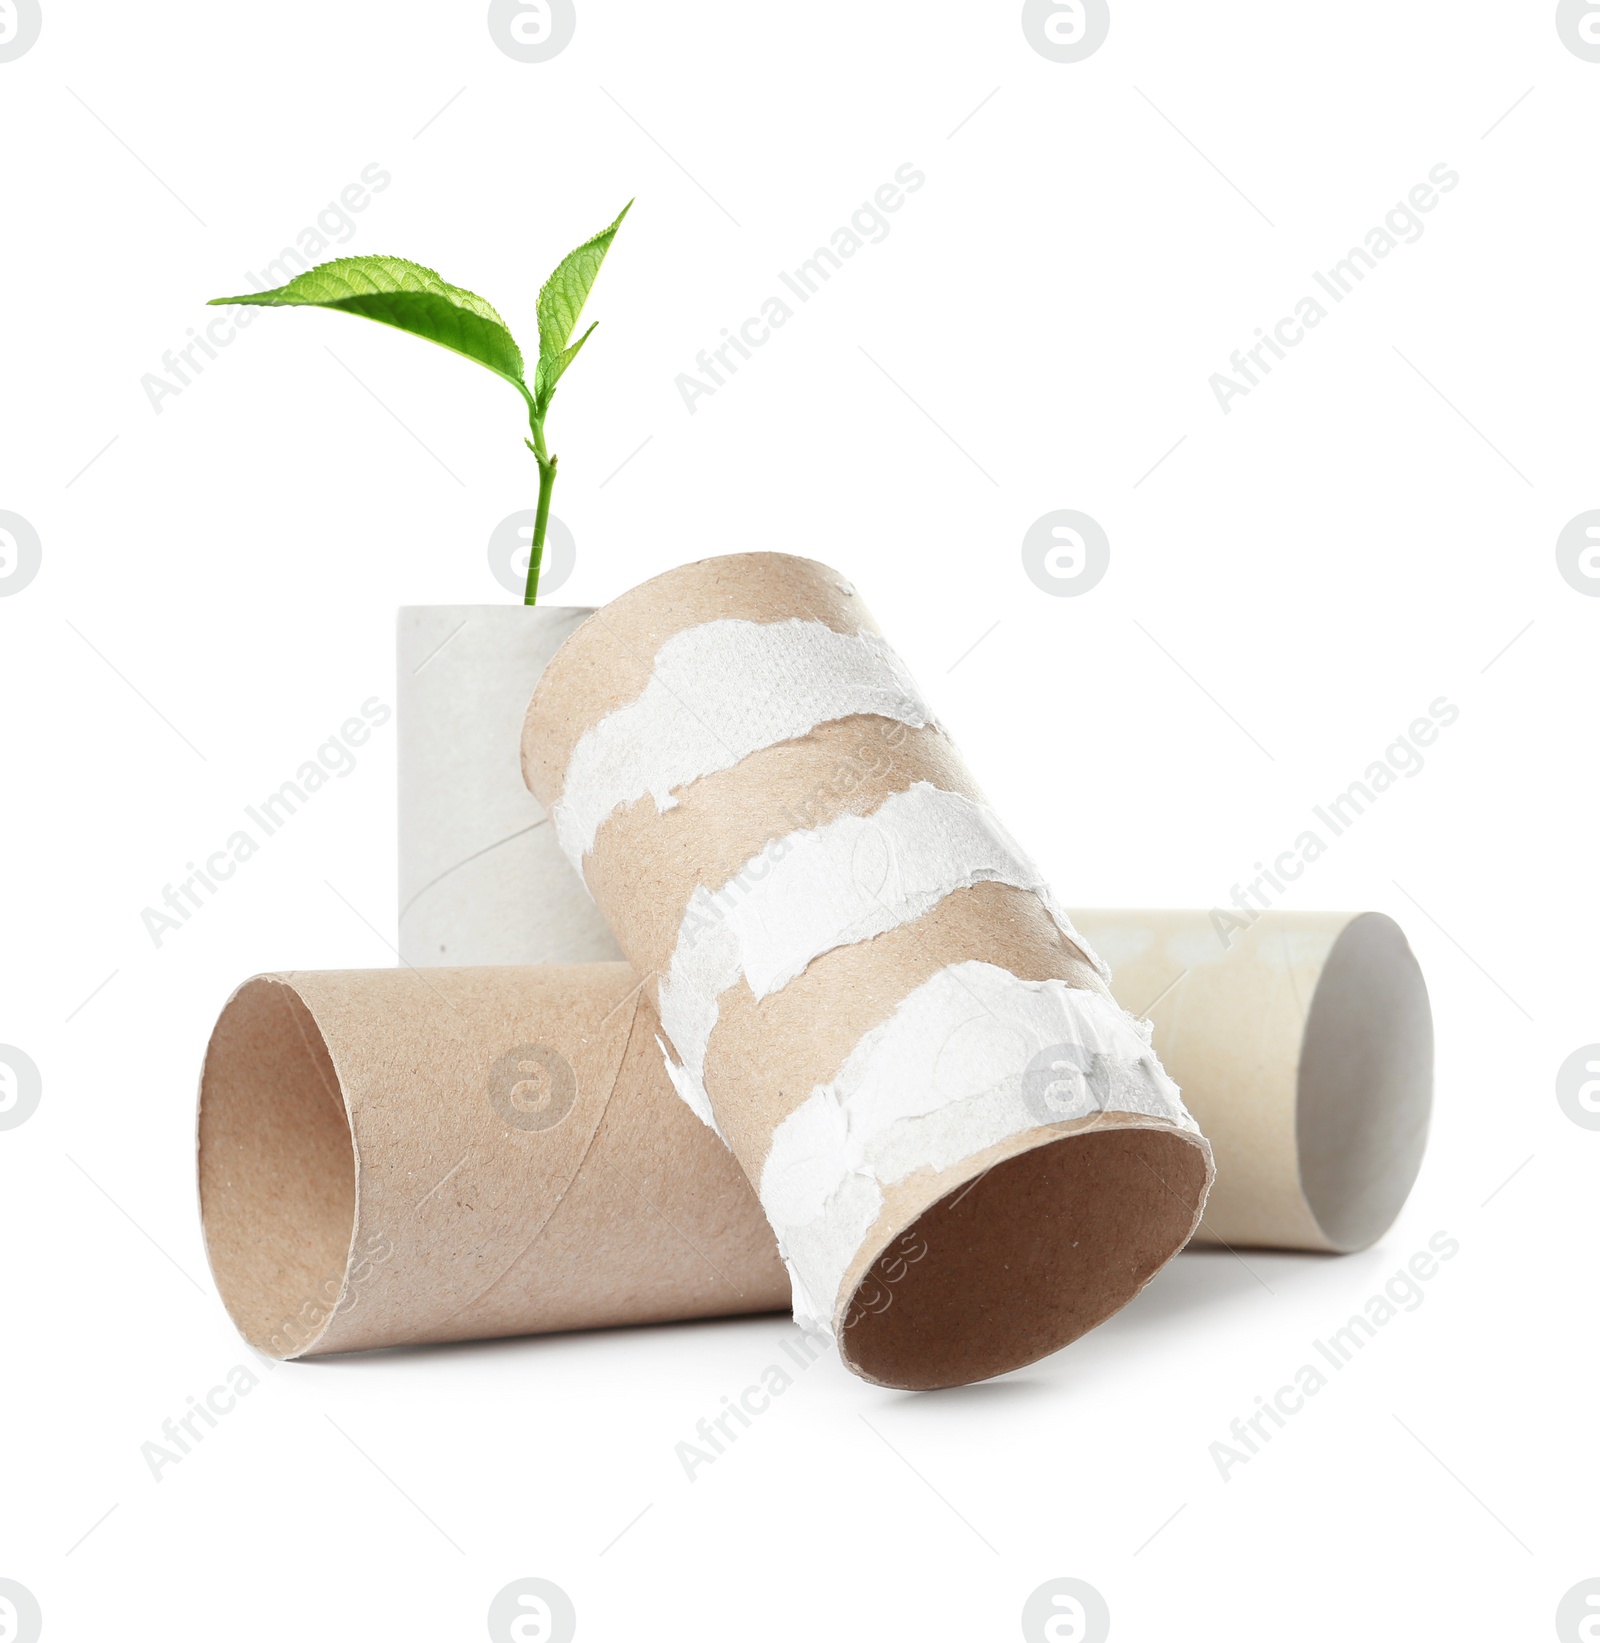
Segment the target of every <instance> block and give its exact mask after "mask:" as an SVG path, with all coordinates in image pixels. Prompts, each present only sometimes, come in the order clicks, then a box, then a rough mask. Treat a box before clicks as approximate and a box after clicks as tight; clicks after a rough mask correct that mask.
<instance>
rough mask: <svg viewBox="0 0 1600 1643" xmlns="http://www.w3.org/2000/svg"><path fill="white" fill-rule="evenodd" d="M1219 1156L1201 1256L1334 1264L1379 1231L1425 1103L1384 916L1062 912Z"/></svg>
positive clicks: (1417, 1040)
mask: <svg viewBox="0 0 1600 1643" xmlns="http://www.w3.org/2000/svg"><path fill="white" fill-rule="evenodd" d="M1073 917H1074V919H1075V920H1076V921H1077V924H1078V928H1079V929H1081V930H1082V931H1083V932H1084V934H1085V936H1086V937H1087V938H1088V939H1089V940H1090V941H1091V942H1092V943H1093V944H1094V946H1095V949H1096V950H1097V951H1098V952H1099V953H1100V955H1101V956H1102V957H1103V958H1105V959H1106V960H1107V962H1108V963H1110V965H1111V966H1112V968H1113V970H1114V972H1115V975H1116V983H1115V987H1116V994H1117V997H1118V999H1119V1000H1121V1002H1122V1003H1123V1005H1124V1006H1126V1007H1127V1008H1129V1009H1131V1010H1133V1011H1134V1012H1136V1013H1138V1014H1148V1015H1149V1016H1150V1017H1151V1019H1152V1020H1153V1021H1154V1023H1155V1047H1156V1050H1157V1052H1158V1053H1159V1054H1160V1056H1161V1060H1162V1064H1163V1065H1164V1066H1165V1067H1166V1069H1167V1070H1168V1072H1170V1073H1171V1074H1172V1076H1173V1078H1175V1079H1176V1080H1177V1082H1178V1084H1179V1086H1180V1087H1181V1089H1182V1090H1183V1097H1184V1101H1185V1103H1186V1104H1187V1105H1188V1107H1189V1109H1190V1110H1191V1111H1192V1112H1193V1113H1194V1115H1195V1117H1196V1119H1197V1120H1198V1121H1199V1123H1200V1125H1201V1128H1202V1129H1203V1130H1204V1131H1205V1133H1206V1135H1207V1137H1208V1138H1209V1139H1210V1141H1211V1144H1212V1147H1213V1148H1214V1149H1215V1152H1216V1159H1217V1180H1216V1185H1215V1187H1214V1188H1213V1189H1212V1192H1211V1197H1210V1199H1209V1201H1208V1202H1207V1204H1206V1212H1205V1219H1204V1220H1203V1221H1202V1222H1201V1225H1200V1229H1199V1231H1198V1232H1197V1233H1196V1234H1195V1242H1196V1243H1199V1244H1229V1245H1235V1246H1237V1245H1251V1244H1255V1245H1262V1246H1265V1247H1268V1248H1272V1249H1313V1250H1327V1251H1333V1252H1336V1253H1340V1254H1344V1253H1348V1252H1349V1251H1351V1250H1357V1249H1365V1248H1366V1247H1367V1245H1369V1244H1371V1243H1372V1242H1374V1240H1376V1239H1377V1238H1379V1237H1381V1236H1382V1235H1383V1233H1384V1232H1385V1231H1387V1230H1388V1228H1389V1226H1390V1225H1391V1224H1392V1223H1393V1221H1394V1218H1395V1216H1396V1215H1398V1214H1399V1213H1400V1207H1401V1205H1402V1204H1404V1202H1405V1200H1406V1195H1407V1194H1408V1193H1409V1192H1410V1190H1411V1186H1412V1183H1413V1182H1414V1181H1415V1180H1416V1177H1417V1171H1418V1170H1419V1169H1420V1168H1421V1165H1422V1154H1423V1149H1424V1147H1425V1145H1426V1143H1427V1137H1428V1114H1429V1109H1430V1106H1431V1103H1432V1094H1433V1020H1432V1016H1431V1014H1430V1011H1429V1008H1428V990H1427V987H1426V985H1425V984H1424V982H1423V979H1422V971H1421V969H1420V968H1419V967H1418V965H1417V961H1416V959H1415V958H1414V957H1413V956H1412V952H1411V949H1410V947H1409V946H1408V945H1407V943H1406V938H1405V935H1404V933H1403V932H1402V931H1401V929H1400V926H1399V925H1398V924H1396V923H1395V922H1394V921H1393V920H1392V919H1390V918H1386V917H1385V916H1384V915H1383V914H1382V913H1297V912H1263V913H1257V914H1255V915H1254V921H1253V922H1250V923H1248V924H1247V923H1246V920H1245V919H1244V918H1234V917H1233V916H1232V915H1231V914H1230V915H1222V916H1219V915H1215V914H1208V913H1203V912H1149V911H1142V910H1135V911H1115V912H1109V911H1096V912H1076V913H1074V915H1073Z"/></svg>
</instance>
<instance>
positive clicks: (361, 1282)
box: [198, 964, 789, 1358]
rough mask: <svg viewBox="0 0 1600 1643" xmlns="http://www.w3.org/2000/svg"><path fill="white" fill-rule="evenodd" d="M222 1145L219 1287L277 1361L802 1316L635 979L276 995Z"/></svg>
mask: <svg viewBox="0 0 1600 1643" xmlns="http://www.w3.org/2000/svg"><path fill="white" fill-rule="evenodd" d="M198 1132H199V1133H198V1146H199V1178H200V1211H201V1220H202V1224H203V1227H204V1232H205V1240H206V1250H207V1255H208V1257H209V1259H210V1262H211V1269H212V1272H213V1274H214V1276H215V1278H216V1283H217V1287H218V1290H219V1291H220V1292H221V1295H222V1299H223V1302H224V1304H225V1305H226V1306H227V1309H228V1311H229V1313H230V1315H231V1316H232V1318H233V1320H234V1323H235V1324H236V1325H237V1326H238V1328H239V1330H240V1332H241V1333H242V1334H243V1335H244V1337H245V1339H246V1340H248V1341H249V1342H250V1343H251V1345H253V1346H255V1347H256V1348H258V1349H259V1350H260V1351H262V1352H264V1353H267V1354H269V1355H270V1356H273V1357H277V1358H295V1357H301V1356H306V1355H312V1354H321V1353H328V1352H348V1351H352V1350H356V1349H358V1348H364V1347H380V1346H400V1345H410V1344H417V1343H421V1342H427V1341H456V1340H476V1339H483V1338H488V1337H493V1336H502V1335H526V1334H539V1333H544V1332H548V1331H552V1330H563V1329H580V1328H594V1327H598V1326H602V1325H608V1324H637V1323H650V1322H658V1321H665V1320H670V1319H680V1318H704V1317H718V1316H723V1315H725V1314H729V1313H745V1312H762V1311H774V1310H778V1309H781V1308H783V1307H785V1306H786V1305H787V1303H788V1293H789V1286H788V1279H787V1277H786V1275H785V1273H784V1270H783V1267H782V1265H781V1264H780V1262H779V1260H778V1257H777V1253H776V1251H775V1250H774V1249H773V1247H772V1238H771V1234H770V1232H769V1231H768V1229H767V1225H766V1222H765V1219H764V1218H763V1216H762V1214H761V1209H760V1206H759V1205H758V1204H757V1202H756V1199H755V1195H754V1194H753V1193H752V1192H751V1190H750V1188H749V1185H748V1184H747V1183H746V1181H745V1180H744V1178H743V1176H742V1175H741V1174H740V1172H739V1168H738V1166H737V1164H736V1163H735V1162H734V1160H733V1159H732V1158H731V1157H730V1156H729V1155H728V1153H727V1151H726V1150H725V1149H724V1148H722V1147H721V1146H720V1145H718V1144H717V1143H716V1142H715V1138H714V1137H712V1136H710V1135H708V1134H707V1133H706V1132H705V1131H704V1130H703V1128H702V1126H701V1125H700V1122H699V1120H698V1119H696V1118H695V1117H694V1116H693V1115H692V1114H691V1113H690V1112H689V1111H688V1110H687V1108H685V1107H684V1105H683V1103H682V1102H681V1101H680V1100H679V1099H678V1097H677V1096H676V1095H675V1094H674V1093H673V1090H672V1086H671V1084H670V1083H669V1082H668V1080H667V1076H666V1073H665V1072H664V1070H663V1068H662V1065H661V1055H660V1051H659V1050H658V1049H657V1048H656V1044H655V1023H654V1021H653V1019H652V1018H651V1016H650V1012H649V1010H648V1009H647V1008H642V1007H641V993H640V989H639V987H638V984H637V983H636V981H635V980H634V977H633V975H632V973H631V972H630V971H629V969H628V968H627V966H626V965H623V964H591V965H581V966H568V967H559V966H552V967H550V968H546V969H495V968H486V969H471V970H464V969H433V970H429V971H426V972H417V971H412V970H401V969H396V970H353V971H346V972H336V973H314V972H297V973H293V974H285V975H267V976H257V977H255V978H254V979H252V980H250V981H247V982H246V983H245V984H244V985H243V986H242V987H240V988H239V990H238V991H237V992H236V993H235V994H234V995H233V997H232V998H231V999H230V1000H229V1001H228V1003H227V1006H226V1007H225V1008H224V1010H223V1011H222V1015H221V1018H220V1019H219V1020H218V1022H217V1025H216V1028H215V1030H214V1032H213V1033H212V1037H211V1042H210V1044H209V1046H208V1048H207V1051H206V1058H205V1067H204V1071H203V1073H202V1076H201V1086H200V1109H199V1125H198ZM707 1142H710V1143H711V1144H710V1145H707V1144H706V1143H707Z"/></svg>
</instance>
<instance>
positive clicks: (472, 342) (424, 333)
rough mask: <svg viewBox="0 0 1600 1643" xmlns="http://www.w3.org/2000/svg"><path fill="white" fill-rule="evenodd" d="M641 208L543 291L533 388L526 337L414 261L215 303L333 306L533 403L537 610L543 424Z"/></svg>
mask: <svg viewBox="0 0 1600 1643" xmlns="http://www.w3.org/2000/svg"><path fill="white" fill-rule="evenodd" d="M632 206H633V201H632V200H629V201H628V203H627V205H625V206H623V208H622V210H621V212H620V213H619V214H618V216H617V220H616V221H615V222H614V223H612V224H611V226H610V227H609V228H603V229H601V231H600V232H599V233H598V234H596V235H595V236H594V237H593V238H592V239H588V240H585V241H584V242H583V244H582V245H580V246H579V247H578V248H577V250H575V251H569V252H568V253H567V255H566V256H564V257H563V258H562V259H561V261H560V263H558V264H557V266H556V270H555V272H554V273H553V274H552V275H551V276H550V278H549V279H547V280H546V281H545V282H544V284H543V285H542V286H541V287H540V288H539V302H538V317H539V360H538V364H537V365H536V366H535V367H534V371H533V385H532V387H530V386H529V385H528V382H527V380H526V377H525V367H524V365H523V360H522V350H521V349H520V348H519V347H518V346H517V339H516V338H515V337H514V336H512V334H511V331H510V328H509V327H508V326H507V325H506V322H505V321H504V320H503V319H501V317H500V316H499V314H497V313H496V312H495V310H494V308H493V307H492V306H491V305H490V304H489V303H487V302H485V301H484V299H483V298H482V297H480V296H475V295H474V294H473V293H472V292H471V291H464V290H462V288H461V287H460V286H459V285H450V284H448V283H447V282H446V281H444V280H442V279H440V278H439V276H438V275H437V274H436V273H434V271H433V270H432V269H431V268H424V267H423V266H422V264H421V263H418V262H407V261H406V259H405V258H404V257H335V258H334V259H333V261H332V262H324V263H319V264H318V265H317V266H316V267H315V268H311V269H307V271H306V272H305V273H303V274H300V275H298V276H297V277H296V278H294V279H292V280H290V281H289V283H288V284H287V285H280V286H279V287H278V288H277V290H275V291H257V292H255V293H253V294H251V295H249V296H243V297H213V298H212V299H211V300H212V304H213V305H218V304H227V303H242V304H251V305H254V306H257V307H262V308H333V309H337V310H338V311H339V312H341V313H345V314H360V315H361V316H362V317H363V318H365V319H372V320H377V321H378V322H379V324H381V325H392V326H394V327H395V328H396V329H397V330H400V331H409V332H410V333H411V334H412V336H415V337H423V338H425V339H426V340H427V341H428V342H436V343H438V345H439V346H440V347H441V348H449V349H450V350H451V351H452V352H454V353H457V354H464V355H465V356H466V357H467V358H468V359H475V360H477V362H478V363H479V364H480V365H486V366H487V367H488V368H489V369H490V370H491V371H493V372H494V373H495V375H496V376H499V377H503V378H504V379H505V380H506V381H507V382H509V383H510V384H511V386H512V387H513V388H515V389H516V390H517V392H518V393H520V394H521V395H522V397H523V400H524V401H525V402H526V404H527V407H528V427H529V430H530V431H531V433H532V434H533V437H532V439H524V441H523V443H524V444H525V445H526V446H527V447H528V449H529V450H530V451H532V452H533V459H534V461H535V462H536V463H538V465H539V509H538V513H537V514H536V515H535V517H534V525H533V551H532V553H531V554H530V555H529V557H528V587H527V592H526V594H525V595H524V598H523V602H524V603H525V604H529V605H531V604H533V603H534V602H535V601H536V599H537V597H538V592H539V565H540V562H541V561H542V559H543V557H544V537H545V530H546V528H547V526H548V525H549V523H550V493H551V491H553V490H554V489H555V483H556V458H555V457H553V456H551V455H550V453H549V451H548V450H547V449H546V447H545V442H544V419H545V417H546V415H547V414H548V412H549V410H550V401H551V400H552V399H553V398H554V397H555V391H556V384H557V383H558V382H560V380H561V378H562V376H563V375H565V373H566V369H567V367H568V366H569V365H571V363H572V362H573V360H575V359H576V358H577V357H578V350H579V349H580V348H582V347H583V345H584V343H586V342H587V341H588V340H589V337H590V334H591V333H592V332H593V331H594V326H593V325H592V324H591V325H590V327H589V329H588V330H587V331H585V332H584V333H583V335H582V336H581V337H579V338H578V340H577V341H576V342H574V341H573V340H572V338H573V333H574V332H575V331H576V330H577V329H578V320H579V318H580V317H581V316H582V314H583V305H584V303H586V302H587V301H588V300H589V292H590V290H591V288H592V287H593V285H594V282H595V277H596V275H598V274H599V272H600V264H601V263H603V262H604V261H605V259H606V252H607V251H609V250H610V249H611V242H612V240H613V239H615V238H616V234H617V230H618V229H619V228H620V227H621V226H622V219H623V218H624V217H626V216H627V214H628V212H629V210H630V209H631V208H632Z"/></svg>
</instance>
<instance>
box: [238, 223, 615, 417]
mask: <svg viewBox="0 0 1600 1643" xmlns="http://www.w3.org/2000/svg"><path fill="white" fill-rule="evenodd" d="M618 220H619V221H620V220H621V219H620V218H619V219H618ZM613 226H614V225H613ZM590 243H591V244H592V243H593V242H592V241H591V242H590ZM577 254H578V253H577V252H574V253H573V255H574V256H576V255H577ZM604 254H605V253H604V252H603V251H602V252H601V256H604ZM567 260H568V261H569V262H570V261H571V260H572V259H571V258H568V259H567ZM565 266H566V264H565V263H563V264H562V267H563V268H564V267H565ZM595 266H596V267H598V266H599V264H598V260H597V262H596V265H595ZM558 272H559V270H558ZM590 279H591V281H592V279H593V275H591V276H590ZM542 301H543V299H542V298H541V304H542ZM228 303H245V304H254V305H257V306H259V307H262V308H334V309H337V310H339V311H340V312H341V313H346V314H360V315H361V316H362V317H363V318H365V319H371V320H377V321H378V323H379V324H381V325H392V326H394V327H395V328H396V329H397V330H400V331H409V332H410V333H411V334H412V335H413V336H416V337H422V338H424V339H425V340H426V341H428V342H433V343H437V344H438V345H439V346H440V347H441V348H448V349H450V350H451V351H452V352H454V353H457V354H464V355H465V356H466V357H467V358H468V359H475V360H477V362H478V363H479V364H480V365H487V366H488V368H489V369H490V370H491V371H493V372H495V373H496V375H498V376H502V377H504V378H505V379H506V381H507V382H509V383H511V384H512V385H513V386H514V387H515V388H516V389H517V390H518V392H519V393H521V395H522V397H523V398H524V399H526V400H528V401H529V404H530V406H531V404H532V396H531V395H530V394H529V392H528V386H527V384H526V383H525V382H524V381H523V369H524V367H523V362H522V350H521V349H520V348H518V346H517V341H516V338H515V337H513V336H512V334H511V332H510V330H509V329H508V327H507V325H506V322H505V321H504V320H503V319H501V317H500V316H499V314H497V313H496V312H495V311H494V308H493V307H492V306H491V305H490V304H489V303H487V302H485V301H484V299H483V298H482V297H480V296H477V295H475V294H474V293H473V292H471V291H464V290H462V289H461V287H460V286H459V285H451V284H449V283H448V282H447V281H445V280H442V279H440V278H439V276H438V275H437V274H436V273H434V271H433V270H432V269H431V268H424V267H423V266H422V264H421V263H419V262H408V261H406V259H405V258H404V257H336V258H335V259H334V260H333V261H332V262H325V263H320V264H318V266H317V267H315V268H312V269H308V270H307V271H306V272H305V273H304V274H300V275H298V276H297V277H296V278H294V279H292V280H290V281H289V283H288V284H287V285H280V286H279V287H278V288H277V289H276V290H275V291H257V292H255V293H253V294H251V295H249V296H242V297H213V298H212V304H213V305H225V304H228ZM543 324H544V321H543V309H542V306H541V311H540V330H541V336H542V332H543ZM541 363H542V362H541Z"/></svg>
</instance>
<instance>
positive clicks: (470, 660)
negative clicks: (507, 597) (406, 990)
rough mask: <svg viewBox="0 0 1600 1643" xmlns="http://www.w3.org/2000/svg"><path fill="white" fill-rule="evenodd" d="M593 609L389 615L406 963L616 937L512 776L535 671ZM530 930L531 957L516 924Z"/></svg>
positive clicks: (489, 960)
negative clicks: (533, 940) (393, 618)
mask: <svg viewBox="0 0 1600 1643" xmlns="http://www.w3.org/2000/svg"><path fill="white" fill-rule="evenodd" d="M589 614H590V613H589V612H588V611H587V610H581V609H570V608H567V607H563V606H555V605H551V606H546V605H532V606H530V605H419V606H408V607H405V608H403V609H402V610H401V611H400V613H399V619H398V621H397V623H396V647H395V651H396V657H395V659H396V669H395V674H396V678H395V684H396V692H397V694H396V701H397V704H398V708H399V713H398V736H399V746H398V750H397V751H398V762H399V787H400V795H399V796H400V815H401V827H400V956H401V958H402V959H403V960H404V962H405V963H407V964H418V965H428V964H516V963H527V962H537V963H540V964H577V963H582V962H583V961H585V960H591V959H593V960H603V959H612V960H614V959H617V958H620V957H621V954H620V953H619V952H618V951H617V945H616V942H615V941H613V940H612V938H611V932H610V931H609V930H608V929H607V928H606V923H605V920H604V919H603V918H601V916H600V913H599V910H598V909H597V908H596V907H595V905H594V901H593V899H592V898H591V897H590V895H589V893H588V891H587V890H585V889H584V887H583V881H582V880H581V879H580V878H578V876H577V875H576V874H575V873H574V872H573V871H572V868H571V867H570V866H569V865H568V864H567V862H566V860H565V858H564V857H563V856H562V853H561V849H560V847H559V845H558V844H557V843H556V839H555V834H554V831H553V829H552V828H551V827H550V826H549V823H548V821H547V819H546V817H545V813H544V810H543V808H542V807H541V806H540V804H539V802H538V801H537V800H536V799H535V798H534V797H533V795H532V794H531V793H530V792H529V791H528V789H527V786H526V784H525V783H524V782H523V780H522V776H521V771H520V767H519V759H518V749H519V747H520V745H521V739H522V719H523V714H524V713H525V712H526V710H527V706H528V698H529V697H530V696H532V694H533V687H534V686H535V685H536V684H537V683H538V682H539V675H540V673H541V672H542V671H543V669H544V665H545V663H546V662H547V661H549V659H550V657H551V656H552V655H554V654H555V651H556V649H557V648H558V647H559V646H560V644H561V643H562V641H563V640H564V639H566V637H567V636H568V635H569V634H570V633H571V632H572V631H573V629H574V628H576V627H577V626H578V624H579V623H580V622H582V621H583V619H584V618H585V617H586V616H588V615H589ZM531 930H537V931H538V952H537V954H536V955H535V957H534V958H533V959H531V960H530V958H529V956H528V954H527V951H526V942H527V939H528V935H527V933H528V932H529V931H531Z"/></svg>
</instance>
